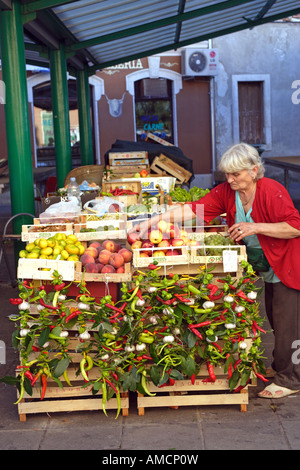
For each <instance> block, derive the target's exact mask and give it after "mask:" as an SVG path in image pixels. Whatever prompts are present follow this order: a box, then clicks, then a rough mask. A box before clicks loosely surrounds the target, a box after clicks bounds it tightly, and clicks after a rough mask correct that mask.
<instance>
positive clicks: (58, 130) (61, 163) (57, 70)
mask: <svg viewBox="0 0 300 470" xmlns="http://www.w3.org/2000/svg"><path fill="white" fill-rule="evenodd" d="M50 75H51V93H52V106H53V126H54V140H55V155H56V177H57V187H58V188H62V187H63V186H64V180H65V177H66V176H67V174H68V173H69V172H70V171H71V170H72V151H71V142H70V118H69V96H68V80H67V65H66V60H65V53H64V49H63V45H62V44H60V48H59V49H55V50H50Z"/></svg>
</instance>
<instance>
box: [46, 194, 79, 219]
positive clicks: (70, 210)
mask: <svg viewBox="0 0 300 470" xmlns="http://www.w3.org/2000/svg"><path fill="white" fill-rule="evenodd" d="M80 213H81V207H80V205H79V202H78V200H77V198H75V197H72V198H70V200H69V201H60V202H57V203H55V204H52V205H51V206H49V207H48V208H47V209H46V210H45V212H42V213H41V214H40V217H39V218H40V221H41V222H42V223H43V222H44V223H48V222H47V220H49V219H55V220H56V221H58V219H64V218H66V219H68V220H70V221H71V220H72V219H74V218H75V217H76V216H78V215H79V214H80Z"/></svg>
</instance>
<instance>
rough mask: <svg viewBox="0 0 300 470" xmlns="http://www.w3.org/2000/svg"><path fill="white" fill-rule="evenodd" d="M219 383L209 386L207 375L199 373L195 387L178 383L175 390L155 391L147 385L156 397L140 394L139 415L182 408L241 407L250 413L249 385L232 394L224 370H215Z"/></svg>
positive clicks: (188, 383)
mask: <svg viewBox="0 0 300 470" xmlns="http://www.w3.org/2000/svg"><path fill="white" fill-rule="evenodd" d="M214 371H215V375H216V377H217V378H216V381H215V382H208V381H207V378H208V375H207V373H205V372H204V370H202V368H201V369H200V373H199V375H198V376H197V378H196V380H195V383H194V384H192V382H191V380H190V379H188V380H176V381H175V384H174V385H172V386H164V387H161V388H159V387H156V386H155V385H154V384H153V383H149V384H148V389H149V391H150V392H152V393H156V396H154V397H151V396H149V395H142V394H140V393H138V396H137V408H138V414H139V415H140V416H143V415H144V414H145V408H154V407H155V408H156V407H171V408H175V409H176V408H178V407H179V406H207V405H240V410H241V411H243V412H246V411H247V405H248V403H249V388H248V387H249V385H247V386H246V387H245V388H244V389H243V390H241V392H238V393H232V392H230V390H229V386H228V379H227V377H225V376H224V375H222V373H223V371H222V368H219V370H218V368H216V367H215V368H214Z"/></svg>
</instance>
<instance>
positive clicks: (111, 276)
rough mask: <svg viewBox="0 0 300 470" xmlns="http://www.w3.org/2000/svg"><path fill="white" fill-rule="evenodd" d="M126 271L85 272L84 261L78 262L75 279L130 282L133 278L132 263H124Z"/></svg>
mask: <svg viewBox="0 0 300 470" xmlns="http://www.w3.org/2000/svg"><path fill="white" fill-rule="evenodd" d="M124 268H125V272H124V273H85V272H84V271H83V268H82V263H81V262H80V261H79V262H77V263H76V272H75V275H74V280H75V281H81V280H82V279H83V280H84V281H86V282H104V283H105V282H107V283H110V282H117V283H119V282H130V281H131V280H132V272H131V271H132V270H131V263H125V264H124Z"/></svg>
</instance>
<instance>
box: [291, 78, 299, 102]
mask: <svg viewBox="0 0 300 470" xmlns="http://www.w3.org/2000/svg"><path fill="white" fill-rule="evenodd" d="M292 88H293V89H295V91H294V92H293V93H292V103H293V104H300V80H294V81H293V83H292Z"/></svg>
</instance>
